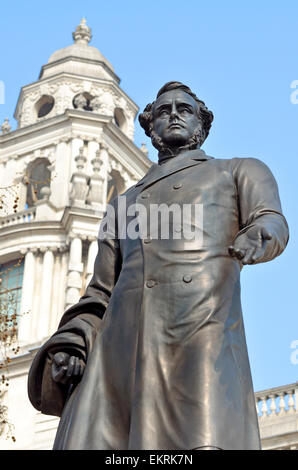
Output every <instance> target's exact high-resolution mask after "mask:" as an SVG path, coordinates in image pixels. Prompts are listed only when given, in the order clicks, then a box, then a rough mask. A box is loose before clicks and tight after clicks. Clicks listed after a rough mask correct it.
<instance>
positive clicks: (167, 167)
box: [136, 149, 213, 191]
mask: <svg viewBox="0 0 298 470" xmlns="http://www.w3.org/2000/svg"><path fill="white" fill-rule="evenodd" d="M212 158H213V157H209V156H208V155H206V154H205V152H204V151H203V150H200V149H196V150H188V151H186V152H184V153H183V154H181V155H179V156H177V157H173V158H171V160H169V161H167V162H165V163H163V164H162V165H158V164H157V163H153V165H152V166H151V167H150V169H149V171H148V172H147V173H146V175H145V176H144V177H143V178H142V179H141V180H140V181H139V182H138V183H137V184H136V187H138V186H140V189H141V191H143V190H144V189H145V188H148V186H151V185H152V184H153V183H155V182H156V181H159V180H161V179H162V178H166V177H167V176H169V175H171V174H173V173H176V172H177V171H180V170H183V169H184V168H188V167H192V166H194V165H198V164H200V163H202V162H204V161H206V160H210V159H212Z"/></svg>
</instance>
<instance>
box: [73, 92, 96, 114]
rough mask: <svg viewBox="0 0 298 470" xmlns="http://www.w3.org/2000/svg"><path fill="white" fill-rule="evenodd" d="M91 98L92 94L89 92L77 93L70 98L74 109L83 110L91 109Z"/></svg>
mask: <svg viewBox="0 0 298 470" xmlns="http://www.w3.org/2000/svg"><path fill="white" fill-rule="evenodd" d="M93 98H94V96H92V95H90V93H87V92H84V93H79V94H77V95H76V96H75V97H74V99H73V100H72V104H73V107H74V108H75V109H83V110H84V111H92V106H91V105H90V102H91V101H92V100H93Z"/></svg>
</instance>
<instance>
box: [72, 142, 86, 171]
mask: <svg viewBox="0 0 298 470" xmlns="http://www.w3.org/2000/svg"><path fill="white" fill-rule="evenodd" d="M83 152H84V148H83V147H80V149H79V155H78V156H76V158H75V161H76V164H77V170H78V172H79V173H81V172H82V170H83V169H84V166H85V163H86V161H87V158H86V157H85V156H84V154H83Z"/></svg>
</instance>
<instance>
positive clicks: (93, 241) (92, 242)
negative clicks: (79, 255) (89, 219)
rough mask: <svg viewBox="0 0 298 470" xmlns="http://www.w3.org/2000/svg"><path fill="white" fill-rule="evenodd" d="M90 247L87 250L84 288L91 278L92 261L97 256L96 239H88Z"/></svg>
mask: <svg viewBox="0 0 298 470" xmlns="http://www.w3.org/2000/svg"><path fill="white" fill-rule="evenodd" d="M89 240H90V245H89V249H88V258H87V268H86V287H87V286H88V284H89V282H90V280H91V277H92V276H93V270H94V261H95V258H96V255H97V249H98V245H97V239H96V238H89Z"/></svg>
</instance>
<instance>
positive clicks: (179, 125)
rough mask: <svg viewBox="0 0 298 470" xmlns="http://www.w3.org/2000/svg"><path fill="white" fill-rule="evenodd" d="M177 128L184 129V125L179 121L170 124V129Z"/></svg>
mask: <svg viewBox="0 0 298 470" xmlns="http://www.w3.org/2000/svg"><path fill="white" fill-rule="evenodd" d="M175 128H177V129H183V128H184V126H182V125H181V124H178V123H177V122H175V123H173V124H170V125H169V129H175Z"/></svg>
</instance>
